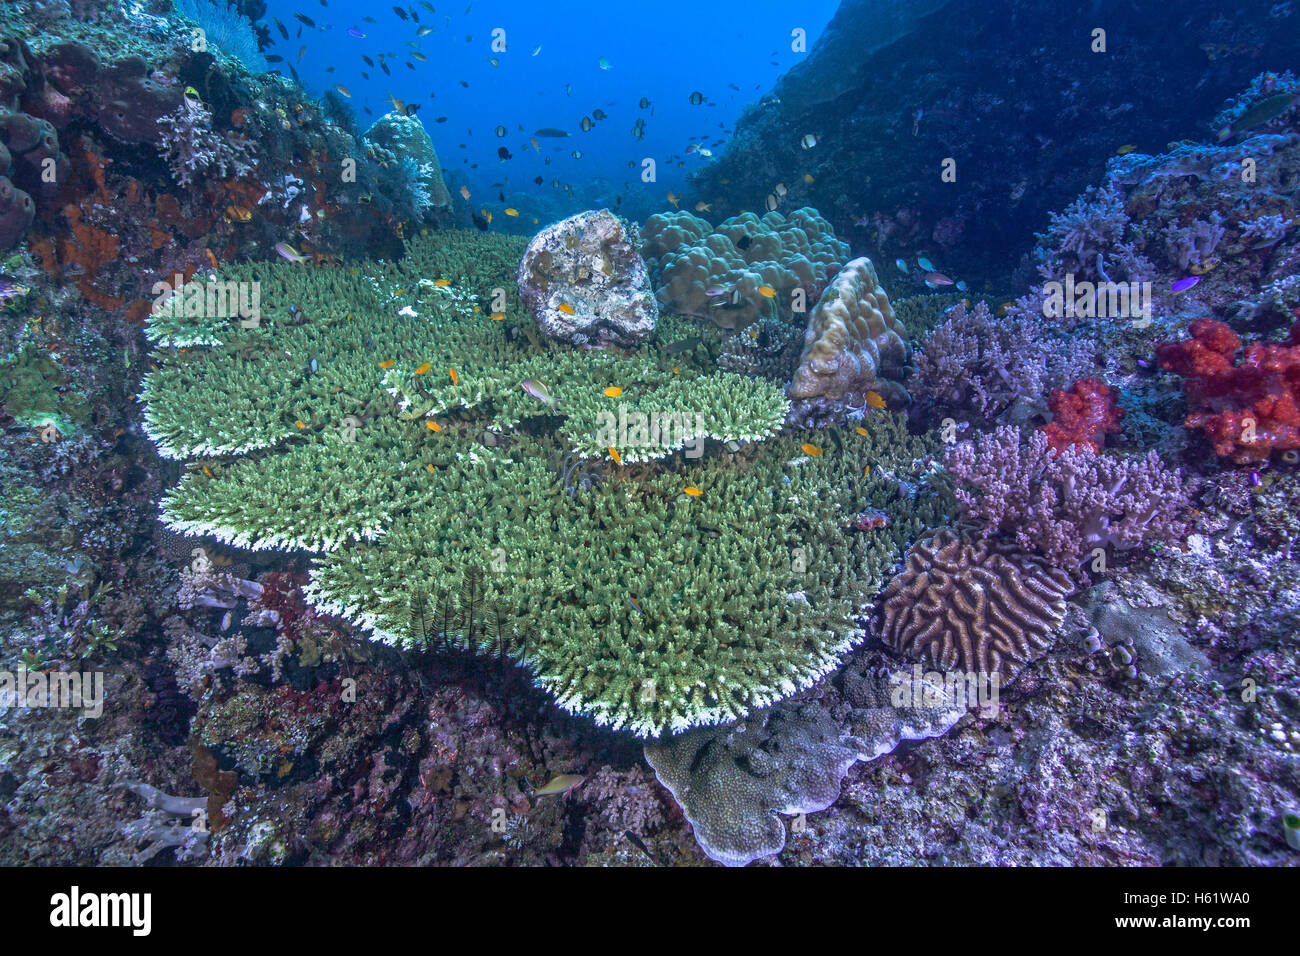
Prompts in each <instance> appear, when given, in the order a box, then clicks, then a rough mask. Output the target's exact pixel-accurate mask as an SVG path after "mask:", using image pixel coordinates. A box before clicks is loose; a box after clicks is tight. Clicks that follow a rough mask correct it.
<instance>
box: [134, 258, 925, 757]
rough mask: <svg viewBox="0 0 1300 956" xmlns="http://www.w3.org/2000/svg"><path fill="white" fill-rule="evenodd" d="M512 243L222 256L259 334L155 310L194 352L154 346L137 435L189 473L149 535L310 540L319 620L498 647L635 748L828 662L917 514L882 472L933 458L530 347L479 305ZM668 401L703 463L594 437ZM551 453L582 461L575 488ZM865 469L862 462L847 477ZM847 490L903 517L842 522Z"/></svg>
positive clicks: (767, 387) (638, 358)
mask: <svg viewBox="0 0 1300 956" xmlns="http://www.w3.org/2000/svg"><path fill="white" fill-rule="evenodd" d="M522 246H523V242H522V241H516V240H511V239H507V238H505V237H497V236H486V235H479V234H466V233H461V232H439V233H435V234H433V235H431V236H429V237H426V238H421V239H419V240H417V241H415V242H413V243H412V244H411V245H410V246H409V247H408V258H407V259H406V260H404V261H402V262H398V263H369V264H361V265H358V266H357V267H354V268H351V269H343V268H319V269H307V268H302V267H299V266H294V265H291V264H288V263H276V264H258V265H243V266H232V267H230V270H229V274H228V275H223V279H230V280H232V281H239V282H259V283H261V290H262V313H263V314H262V318H261V321H260V324H259V326H258V327H256V328H245V327H241V326H240V324H239V323H238V322H236V321H234V320H233V319H225V320H218V319H216V318H213V317H211V316H208V317H206V318H195V319H183V318H178V317H176V316H161V315H160V316H154V317H152V318H151V320H150V335H151V337H152V338H153V339H154V340H155V341H157V342H160V343H169V342H184V341H194V340H195V339H196V338H197V339H202V340H203V341H205V342H208V343H210V344H207V345H200V346H197V347H191V348H186V349H179V348H175V347H173V346H172V345H168V344H163V345H161V346H160V347H159V349H158V351H157V352H156V353H155V357H156V359H157V361H158V364H159V367H158V368H157V369H156V370H155V371H153V372H152V373H150V375H149V376H148V379H147V381H146V384H145V388H144V400H145V402H146V405H147V413H146V422H147V425H148V432H149V434H150V436H151V437H152V438H153V440H154V441H155V443H156V444H157V446H158V448H159V450H160V451H161V452H162V453H163V454H164V455H166V456H168V457H172V458H177V459H189V462H188V467H187V470H186V473H185V474H184V476H183V478H182V480H181V482H180V484H179V485H178V486H177V487H176V488H175V489H174V490H173V491H172V492H171V493H170V494H169V495H168V496H167V498H166V500H165V501H164V520H165V521H166V523H167V524H168V525H169V526H170V527H172V528H174V529H177V530H183V531H187V532H200V533H210V534H212V535H214V536H216V537H217V538H218V539H219V540H221V541H222V542H225V543H227V544H233V545H236V546H239V547H245V548H252V549H277V550H285V551H288V550H295V549H305V550H309V551H313V552H316V554H315V556H314V564H313V569H312V575H311V578H312V579H311V583H310V585H309V587H308V589H307V590H308V593H309V595H310V598H311V600H312V601H313V603H314V604H315V605H316V606H317V607H318V609H321V610H323V611H325V612H327V613H333V614H337V615H340V616H342V617H345V618H347V619H348V620H350V621H352V622H353V623H355V624H357V625H358V626H360V627H361V628H363V629H364V630H367V631H369V632H371V633H372V634H373V635H374V636H375V638H377V639H379V640H382V641H385V642H387V643H391V644H394V645H397V646H399V647H403V648H412V649H419V648H424V647H428V646H430V645H446V644H451V645H454V646H458V647H462V648H467V649H472V650H478V651H483V652H486V653H500V652H504V653H506V654H508V655H509V656H510V657H512V658H514V659H515V660H516V661H517V662H518V663H519V664H521V665H522V666H523V667H525V668H526V669H527V670H529V671H530V672H531V674H532V675H533V678H534V680H535V681H536V683H537V684H538V685H539V686H541V687H543V688H545V689H547V690H548V691H550V692H551V693H552V694H553V695H554V696H555V698H556V700H557V701H558V703H559V704H560V705H561V706H563V707H564V708H566V709H568V710H571V711H574V712H579V713H583V714H586V715H589V716H590V717H592V718H593V719H594V720H596V721H597V722H599V723H602V724H608V725H610V726H612V727H614V728H616V729H619V728H625V729H629V730H631V731H633V732H635V733H637V734H641V735H649V734H658V733H661V732H663V731H665V730H680V729H684V728H686V727H690V726H693V725H702V724H710V723H717V722H719V721H722V720H727V719H732V718H735V717H738V716H742V715H744V714H746V713H748V712H749V711H750V710H751V709H753V708H755V707H761V706H765V705H767V704H770V703H772V702H774V701H777V700H780V699H782V698H784V697H786V696H789V695H790V694H792V693H794V692H795V691H796V690H798V689H799V688H801V687H805V686H807V685H809V684H810V683H811V682H813V681H815V680H817V679H818V678H819V677H820V676H821V675H823V674H825V673H827V672H829V671H830V670H831V669H832V668H834V667H835V666H836V665H837V663H838V662H839V660H840V659H841V657H842V655H843V654H844V653H845V652H846V651H847V650H848V648H850V647H851V646H852V645H853V644H854V643H855V642H856V641H858V640H860V639H861V631H860V629H859V628H858V627H857V626H856V625H855V624H854V620H853V615H854V614H855V613H857V612H858V610H859V609H860V608H861V607H862V606H863V605H864V604H865V603H866V602H867V601H869V600H870V599H871V597H872V596H873V595H874V593H875V591H876V589H877V588H878V586H879V584H880V582H881V580H882V578H883V575H884V574H885V573H886V571H887V569H888V568H889V567H890V566H891V565H892V563H893V561H894V560H895V556H896V554H897V552H898V550H899V548H900V544H901V541H902V540H905V536H908V535H916V534H918V533H919V532H920V530H921V529H923V528H924V527H925V526H926V525H927V524H929V523H931V522H932V521H933V520H934V516H932V515H931V516H928V517H927V516H925V515H919V512H918V509H917V508H916V507H915V505H913V504H911V503H910V499H908V501H907V502H904V501H903V498H902V492H900V491H899V490H898V487H897V485H896V484H894V483H891V482H889V481H886V480H885V479H884V478H881V477H879V475H880V473H882V472H886V473H887V472H888V470H889V468H890V467H894V468H903V469H906V468H907V467H908V464H907V463H909V462H911V461H912V460H913V459H916V458H918V457H921V456H922V455H923V454H925V453H926V452H927V451H930V450H932V449H929V446H928V445H927V444H926V443H925V442H924V441H923V440H921V439H917V438H912V437H910V436H909V435H908V434H907V431H906V427H905V425H904V424H903V423H902V421H901V419H899V418H896V417H894V416H882V417H881V419H880V420H879V422H878V423H877V424H876V425H875V426H874V427H873V429H872V434H871V437H869V438H866V437H864V438H857V437H853V438H848V439H843V438H841V439H840V440H839V441H838V444H839V445H840V446H841V449H842V453H840V454H835V455H831V454H827V455H823V456H820V457H816V458H812V459H810V458H808V457H807V456H804V455H802V454H801V453H800V451H799V447H798V442H799V441H800V440H801V439H804V438H805V437H806V440H810V441H814V442H819V443H821V444H822V445H824V446H825V447H827V448H831V447H835V446H836V444H837V439H836V438H834V437H832V436H831V435H830V434H821V433H816V432H814V433H812V434H811V435H809V436H800V437H798V438H796V437H788V438H787V437H780V438H768V439H767V440H758V439H761V438H762V437H763V436H765V435H769V434H771V433H772V432H773V430H774V429H776V428H777V427H778V426H779V425H780V423H781V422H782V420H783V418H784V416H785V412H786V409H787V403H786V402H785V400H784V397H783V396H782V394H781V392H780V389H779V387H777V386H775V385H772V384H769V383H766V382H749V381H747V380H745V379H742V378H741V377H739V376H735V375H729V374H727V373H719V372H717V371H715V370H711V369H710V370H705V371H701V370H700V369H699V368H698V367H695V366H693V365H691V364H690V363H689V362H688V361H687V359H688V358H690V356H689V355H687V354H679V353H668V352H666V351H664V346H663V345H662V344H661V343H659V342H658V340H657V339H654V340H652V341H651V342H650V343H648V344H647V345H645V346H643V348H642V349H641V350H640V352H639V353H636V354H633V355H630V356H623V355H615V354H612V353H604V352H583V351H581V350H577V349H572V348H567V347H563V346H556V345H554V344H552V343H550V342H547V341H545V340H541V339H536V337H535V336H534V337H532V338H530V337H529V333H531V321H529V320H528V318H527V317H526V316H525V315H524V313H523V310H522V309H521V308H520V307H519V306H518V304H516V303H513V302H512V303H510V304H509V306H508V308H507V310H506V316H505V318H504V320H501V321H493V320H492V319H491V318H490V317H489V315H488V314H487V313H486V312H485V311H484V310H483V307H484V305H485V304H487V303H489V302H490V301H491V299H492V296H493V289H494V288H498V287H501V286H504V285H506V283H507V281H508V277H509V276H510V275H511V274H512V273H513V272H514V270H515V268H516V265H517V263H518V261H519V256H520V254H521V252H522ZM429 277H453V281H452V284H451V285H449V286H438V285H436V284H435V283H434V282H433V281H430V279H429ZM187 321H189V322H193V323H195V324H199V325H202V326H204V329H203V331H202V333H201V334H199V335H197V336H195V335H191V334H189V333H187V332H186V331H185V330H184V328H183V326H184V324H185V323H186V322H187ZM223 322H224V327H222V325H223ZM674 328H675V327H674ZM675 334H676V333H675ZM453 371H454V373H455V374H454V375H453ZM526 378H532V379H534V380H535V382H540V383H542V384H544V386H545V387H546V389H547V392H548V394H549V395H550V396H551V397H552V399H553V401H552V402H551V403H549V404H546V403H544V402H543V401H541V400H539V399H537V398H535V397H534V396H532V395H529V394H527V393H526V392H525V391H524V390H523V389H522V388H521V387H520V383H521V382H522V381H523V380H524V379H526ZM611 386H617V387H618V388H619V389H621V393H619V394H617V395H615V396H613V397H611V396H610V395H608V394H607V390H609V389H610V388H611ZM620 405H621V406H622V409H621V411H620ZM683 408H684V409H694V410H696V411H698V412H699V413H700V416H701V420H702V425H701V426H700V427H702V429H703V432H704V434H705V435H707V436H709V438H708V440H707V445H706V448H705V449H704V454H703V455H702V457H700V458H698V459H692V458H689V457H687V456H685V455H679V454H668V453H667V452H666V451H665V450H664V449H663V448H662V447H652V448H650V449H647V450H646V451H645V454H644V455H643V456H642V457H641V458H640V459H639V460H640V461H641V463H640V464H635V465H634V464H633V463H632V461H631V460H630V459H633V458H636V457H637V455H638V450H637V449H635V448H631V447H624V449H623V452H624V454H623V457H622V465H621V466H620V465H618V464H616V463H615V462H614V461H613V460H612V456H610V455H609V454H608V449H607V448H605V449H602V448H601V447H599V445H600V436H599V428H600V426H601V422H602V420H603V416H602V413H605V415H608V414H610V413H615V412H619V413H620V414H622V415H623V416H625V417H631V416H632V415H633V414H634V413H636V412H642V411H649V412H654V411H661V412H663V411H671V410H673V409H683ZM693 430H695V429H694V427H693ZM726 436H731V437H726ZM746 438H750V439H753V441H752V442H747V443H744V444H734V443H732V444H724V442H733V440H741V441H744V440H745V439H746ZM249 452H255V453H252V454H249ZM557 453H567V454H573V453H578V454H588V455H590V456H592V457H590V458H589V465H588V471H589V472H590V476H589V478H590V480H587V481H584V484H583V488H582V489H581V491H580V492H579V491H578V490H577V489H572V493H565V491H566V489H565V479H564V477H563V475H562V474H557V472H556V470H555V468H554V466H553V461H554V458H555V456H556V455H557ZM197 456H206V457H205V458H203V459H201V460H196V458H197ZM864 461H868V462H871V463H872V464H873V465H877V464H879V465H880V467H873V468H872V469H871V474H870V476H869V477H868V476H864V475H863V467H862V463H863V462H864ZM687 487H693V488H695V489H699V490H700V492H701V493H700V494H699V495H697V496H692V495H689V494H686V493H685V489H686V488H687ZM862 502H867V503H870V504H872V505H873V506H875V507H880V508H893V509H895V510H898V509H899V508H904V507H905V508H906V509H908V510H907V514H906V515H904V514H902V512H899V520H896V521H894V522H891V523H890V525H889V526H888V527H887V528H881V529H877V530H873V531H870V532H867V533H861V534H859V533H849V532H847V531H845V530H844V521H843V520H842V515H843V514H845V513H847V512H849V511H851V510H856V509H857V508H859V507H860V506H861V504H862ZM922 510H923V509H922ZM923 519H924V520H923Z"/></svg>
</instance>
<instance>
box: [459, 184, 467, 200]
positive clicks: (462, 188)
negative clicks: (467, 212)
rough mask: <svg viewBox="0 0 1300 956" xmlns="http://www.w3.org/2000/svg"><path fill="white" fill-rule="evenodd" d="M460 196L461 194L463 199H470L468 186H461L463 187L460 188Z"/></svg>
mask: <svg viewBox="0 0 1300 956" xmlns="http://www.w3.org/2000/svg"><path fill="white" fill-rule="evenodd" d="M460 194H461V196H462V197H463V198H465V199H469V187H468V186H461V187H460Z"/></svg>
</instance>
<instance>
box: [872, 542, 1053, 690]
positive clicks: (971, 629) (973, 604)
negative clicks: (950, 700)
mask: <svg viewBox="0 0 1300 956" xmlns="http://www.w3.org/2000/svg"><path fill="white" fill-rule="evenodd" d="M1073 593H1074V583H1073V581H1072V580H1071V578H1070V575H1069V574H1067V573H1066V572H1064V571H1061V570H1059V569H1055V568H1049V567H1048V566H1047V565H1046V563H1045V562H1042V561H1039V560H1037V559H1035V558H1032V557H1029V556H1027V555H1024V554H1022V553H1020V552H1018V551H1015V550H1013V549H1011V548H1009V547H1003V546H999V545H995V544H992V543H990V542H988V541H968V540H966V539H964V538H962V537H959V536H958V535H956V534H954V533H953V532H951V531H948V530H944V531H940V532H939V533H938V534H936V535H934V536H933V537H931V538H928V539H926V540H924V541H919V542H917V543H916V544H915V545H913V546H912V549H911V550H910V551H909V552H908V553H907V561H906V564H905V566H904V568H903V571H902V573H901V574H899V575H897V576H896V577H895V578H894V579H893V580H892V581H890V582H889V587H888V588H887V589H886V590H885V596H884V601H883V627H882V637H883V638H884V641H885V643H886V644H888V645H889V646H890V647H892V648H893V649H894V650H895V651H897V652H898V653H900V654H905V655H907V656H908V657H910V658H913V659H919V658H924V659H925V660H926V661H928V662H929V663H931V664H934V665H936V666H937V667H940V668H943V669H945V670H951V669H953V668H961V669H962V670H965V671H968V672H970V671H975V672H980V673H984V674H994V673H997V674H1001V675H1002V676H1003V679H1004V680H1007V679H1010V678H1011V677H1013V676H1014V674H1015V672H1016V671H1018V670H1019V668H1020V667H1022V666H1023V665H1024V664H1026V663H1028V662H1029V661H1031V660H1033V659H1034V658H1035V657H1038V656H1039V655H1041V654H1042V653H1043V651H1044V650H1046V648H1047V646H1048V644H1049V643H1050V641H1051V638H1052V635H1053V632H1054V631H1055V629H1056V627H1057V625H1059V624H1060V622H1061V620H1062V618H1064V616H1065V599H1066V598H1067V597H1069V596H1070V595H1071V594H1073Z"/></svg>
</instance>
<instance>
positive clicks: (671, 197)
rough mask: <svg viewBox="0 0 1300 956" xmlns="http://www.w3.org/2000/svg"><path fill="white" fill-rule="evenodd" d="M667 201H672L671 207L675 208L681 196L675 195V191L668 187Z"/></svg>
mask: <svg viewBox="0 0 1300 956" xmlns="http://www.w3.org/2000/svg"><path fill="white" fill-rule="evenodd" d="M668 201H669V202H670V203H672V204H673V208H674V209H676V208H677V204H678V203H679V202H681V201H682V197H681V196H679V195H677V194H676V193H675V192H673V191H672V190H671V189H670V190H668Z"/></svg>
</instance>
